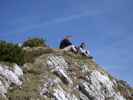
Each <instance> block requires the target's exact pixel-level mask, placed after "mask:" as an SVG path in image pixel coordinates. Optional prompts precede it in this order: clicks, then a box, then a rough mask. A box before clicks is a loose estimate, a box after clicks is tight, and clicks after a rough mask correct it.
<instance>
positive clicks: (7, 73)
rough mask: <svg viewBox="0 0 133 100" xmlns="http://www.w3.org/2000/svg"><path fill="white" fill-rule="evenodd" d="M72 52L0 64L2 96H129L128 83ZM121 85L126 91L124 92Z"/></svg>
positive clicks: (110, 99)
mask: <svg viewBox="0 0 133 100" xmlns="http://www.w3.org/2000/svg"><path fill="white" fill-rule="evenodd" d="M73 55H74V54H60V53H59V54H56V53H49V54H44V55H41V56H40V57H37V58H36V59H35V61H34V62H33V63H26V64H24V66H23V67H22V68H21V67H19V66H18V65H16V64H15V65H14V67H12V68H11V67H10V66H5V65H0V95H1V96H3V97H5V98H6V100H18V99H11V97H12V96H20V97H23V96H30V97H29V98H28V99H25V98H24V99H22V100H133V99H132V92H131V91H130V88H129V87H128V88H127V86H126V85H122V84H120V83H118V80H117V79H115V78H113V77H110V75H109V74H108V73H107V72H106V71H104V70H102V68H101V69H100V68H97V67H98V66H97V65H96V64H95V62H94V61H92V60H90V59H87V58H82V56H75V55H74V56H73ZM23 72H24V73H23ZM22 78H24V80H23V81H22V80H21V79H22ZM12 84H14V86H15V87H17V88H14V86H12ZM121 85H122V86H121ZM19 87H21V89H18V88H19ZM10 89H12V92H10V91H9V90H10ZM122 89H126V91H128V92H126V93H128V94H127V95H126V96H125V95H124V94H123V92H124V91H125V90H122ZM129 94H130V95H129ZM9 96H10V99H9V98H8V97H9Z"/></svg>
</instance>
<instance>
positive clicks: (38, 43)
mask: <svg viewBox="0 0 133 100" xmlns="http://www.w3.org/2000/svg"><path fill="white" fill-rule="evenodd" d="M45 42H46V41H45V40H44V39H42V38H30V39H28V40H26V41H25V42H24V43H23V47H44V46H47V45H46V44H45Z"/></svg>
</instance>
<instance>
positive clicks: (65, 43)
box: [59, 36, 77, 52]
mask: <svg viewBox="0 0 133 100" xmlns="http://www.w3.org/2000/svg"><path fill="white" fill-rule="evenodd" d="M71 38H72V36H65V38H64V39H63V40H62V41H61V42H60V46H59V48H60V49H62V50H64V51H72V52H77V49H76V47H75V46H74V45H73V44H72V43H71V42H70V39H71Z"/></svg>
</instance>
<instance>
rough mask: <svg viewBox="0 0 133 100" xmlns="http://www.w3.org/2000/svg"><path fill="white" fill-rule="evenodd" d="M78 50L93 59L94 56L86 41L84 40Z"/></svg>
mask: <svg viewBox="0 0 133 100" xmlns="http://www.w3.org/2000/svg"><path fill="white" fill-rule="evenodd" d="M78 52H79V53H80V54H82V55H84V56H87V57H88V58H90V59H93V57H92V56H91V55H90V51H89V50H88V49H87V46H86V44H85V43H84V42H82V43H81V44H80V46H79V47H78Z"/></svg>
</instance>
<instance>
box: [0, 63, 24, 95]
mask: <svg viewBox="0 0 133 100" xmlns="http://www.w3.org/2000/svg"><path fill="white" fill-rule="evenodd" d="M9 68H10V67H9V66H6V65H0V77H1V78H0V95H2V96H5V94H7V90H8V89H9V87H10V85H11V84H14V85H16V86H18V87H20V86H21V85H22V81H21V80H20V78H22V77H23V71H22V69H21V68H20V67H19V66H18V65H17V64H15V65H14V66H13V70H11V69H9Z"/></svg>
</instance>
